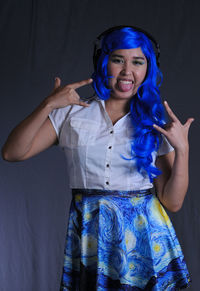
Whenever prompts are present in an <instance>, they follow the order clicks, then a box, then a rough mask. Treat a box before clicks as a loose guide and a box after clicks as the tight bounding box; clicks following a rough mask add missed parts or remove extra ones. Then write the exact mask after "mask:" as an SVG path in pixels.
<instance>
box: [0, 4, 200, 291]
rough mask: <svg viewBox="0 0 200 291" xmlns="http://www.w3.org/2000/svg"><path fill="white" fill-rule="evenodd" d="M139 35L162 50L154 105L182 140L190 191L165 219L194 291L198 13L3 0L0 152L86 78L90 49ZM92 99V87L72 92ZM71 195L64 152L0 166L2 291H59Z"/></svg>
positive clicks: (174, 7)
mask: <svg viewBox="0 0 200 291" xmlns="http://www.w3.org/2000/svg"><path fill="white" fill-rule="evenodd" d="M121 24H123V25H133V26H139V27H141V28H143V29H145V30H147V31H149V32H150V33H152V35H154V37H155V38H156V39H157V40H158V41H159V43H160V46H161V70H162V72H163V76H164V78H163V84H162V86H161V96H162V98H163V100H164V99H166V100H167V101H168V102H169V104H170V106H171V107H172V109H173V110H174V112H175V113H176V114H177V116H178V117H179V118H180V120H181V121H182V122H183V123H184V122H185V121H186V120H187V118H188V117H194V118H195V121H194V123H193V124H192V126H191V130H190V136H189V140H190V186H189V189H188V193H187V196H186V198H185V202H184V205H183V207H182V209H181V210H180V211H179V212H177V213H174V214H170V217H171V219H172V221H173V224H174V227H175V229H176V232H177V236H178V238H179V241H180V243H181V246H182V249H183V252H184V254H185V260H186V262H187V265H188V269H189V272H190V275H191V278H192V284H191V287H190V288H189V290H193V291H197V290H199V272H200V265H199V262H200V247H199V242H200V196H199V168H198V166H199V162H200V160H199V148H200V138H199V106H200V94H199V84H200V81H199V80H200V77H199V75H200V74H199V68H200V58H199V51H200V40H199V33H200V31H199V27H200V21H199V7H198V1H195V0H193V1H192V0H191V1H184V0H171V1H170V0H164V1H160V0H151V1H147V0H146V1H145V0H123V1H114V0H110V1H106V0H100V1H97V0H57V1H56V0H26V1H25V0H7V1H1V3H0V76H1V81H0V94H1V96H0V98H1V99H0V100H1V107H0V108H1V114H0V126H1V130H0V132H1V135H0V141H1V144H0V145H1V147H2V146H3V144H4V142H5V140H6V138H7V136H8V134H9V132H10V131H11V130H12V129H13V128H14V127H15V126H16V125H17V124H18V123H19V122H20V121H21V120H23V119H24V118H25V117H26V116H27V115H28V114H30V113H31V112H32V111H33V110H34V109H35V108H36V107H37V106H38V105H39V104H40V103H41V102H42V100H43V99H44V98H45V97H46V96H48V95H49V94H50V93H51V91H52V89H53V86H54V79H55V77H56V76H58V77H60V78H61V81H62V85H64V84H69V83H72V82H76V81H80V80H84V79H87V78H89V77H90V76H91V74H92V72H93V64H92V53H93V42H94V40H95V38H96V36H97V35H99V34H100V33H101V32H102V31H103V30H105V29H107V28H108V27H111V26H114V25H121ZM78 92H79V93H80V95H81V96H90V95H91V94H92V92H93V90H92V88H91V86H87V87H86V88H83V89H81V90H79V91H78ZM70 201H71V193H70V191H69V189H68V173H67V171H66V168H65V157H64V154H63V152H62V150H61V149H60V148H59V147H57V146H54V147H52V148H50V149H48V150H47V151H45V152H43V153H41V154H39V155H38V156H35V157H33V158H31V159H29V160H27V161H24V162H18V163H9V162H6V161H4V160H3V159H2V158H1V161H0V291H13V290H14V291H59V286H60V280H61V272H62V266H63V258H64V244H65V235H66V231H67V221H68V211H69V205H70Z"/></svg>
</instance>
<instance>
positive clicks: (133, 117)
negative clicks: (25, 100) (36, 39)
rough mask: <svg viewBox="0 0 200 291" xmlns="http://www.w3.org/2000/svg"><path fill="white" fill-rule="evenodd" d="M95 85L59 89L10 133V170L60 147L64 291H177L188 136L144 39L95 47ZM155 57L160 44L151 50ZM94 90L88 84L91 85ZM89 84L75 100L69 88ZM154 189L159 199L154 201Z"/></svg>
mask: <svg viewBox="0 0 200 291" xmlns="http://www.w3.org/2000/svg"><path fill="white" fill-rule="evenodd" d="M97 41H98V43H99V48H97V47H96V48H95V51H94V67H95V70H94V73H93V75H92V79H88V80H85V81H81V82H77V83H73V84H70V85H66V86H63V87H62V86H61V80H60V78H58V77H57V78H56V79H55V87H54V90H53V92H52V94H50V95H49V96H48V97H47V98H45V100H44V101H43V102H42V103H41V104H40V105H39V107H38V108H37V109H36V110H35V111H34V112H33V113H32V114H31V115H29V116H28V117H27V118H26V119H25V120H24V121H22V122H21V123H20V124H19V125H18V126H17V127H16V128H15V129H14V130H13V131H12V132H11V134H10V136H9V137H8V140H7V142H6V143H5V145H4V147H3V151H2V152H3V157H4V159H6V160H8V161H22V160H25V159H28V158H30V157H32V156H34V155H36V154H37V153H39V152H41V151H43V150H45V149H47V148H48V147H50V146H52V145H54V144H58V143H59V145H60V146H61V147H62V148H63V150H64V152H65V155H66V158H67V159H66V162H67V167H68V173H69V178H70V187H71V188H72V201H71V207H70V214H69V223H68V231H67V237H66V246H65V256H64V267H63V274H62V283H61V290H99V291H100V290H159V291H161V290H178V289H182V288H186V287H187V286H188V283H189V282H190V277H189V274H188V270H187V266H186V264H185V261H184V256H183V253H182V251H181V247H180V244H179V242H178V240H177V237H176V234H175V231H174V228H173V226H172V224H171V221H170V219H169V217H168V215H167V213H166V212H165V209H164V208H166V209H168V210H169V211H172V212H176V211H178V210H179V209H180V208H181V206H182V204H183V201H184V197H185V195H186V192H187V188H188V151H189V145H188V131H189V127H190V125H191V123H192V121H193V118H189V119H188V120H187V122H186V123H185V124H181V123H180V121H179V120H178V118H177V117H176V115H175V114H174V113H173V112H172V110H171V108H170V107H169V105H168V103H167V102H166V101H165V102H164V107H165V109H166V111H167V113H168V115H169V117H170V119H171V121H170V122H169V123H166V121H165V116H164V107H163V105H162V103H161V99H160V92H159V88H158V86H159V85H160V83H161V81H162V74H161V72H160V70H159V68H158V55H157V60H156V54H155V52H154V49H153V46H152V42H154V43H155V40H154V39H153V38H152V37H151V36H150V35H149V34H148V33H147V32H145V31H142V30H141V29H139V28H134V27H121V26H120V27H114V28H111V29H109V30H107V31H105V32H104V33H103V34H101V35H100V36H99V37H98V39H97ZM156 46H157V50H158V44H156ZM92 82H93V83H92ZM91 83H92V84H93V88H94V90H95V93H96V95H95V96H93V97H92V98H90V99H89V100H87V101H85V102H84V101H82V100H81V99H80V97H79V95H78V94H77V92H76V89H77V88H79V87H81V86H84V85H88V84H91ZM153 182H154V185H155V190H156V195H155V194H153V193H152V192H151V188H152V187H153Z"/></svg>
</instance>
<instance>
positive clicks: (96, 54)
mask: <svg viewBox="0 0 200 291" xmlns="http://www.w3.org/2000/svg"><path fill="white" fill-rule="evenodd" d="M101 51H102V50H101V49H100V48H99V49H97V50H96V51H95V53H94V56H93V63H94V67H95V70H96V69H97V62H98V59H99V58H100V55H101Z"/></svg>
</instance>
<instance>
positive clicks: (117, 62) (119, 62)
mask: <svg viewBox="0 0 200 291" xmlns="http://www.w3.org/2000/svg"><path fill="white" fill-rule="evenodd" d="M111 62H112V63H114V64H123V63H124V60H123V59H121V58H111Z"/></svg>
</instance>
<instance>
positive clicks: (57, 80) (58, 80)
mask: <svg viewBox="0 0 200 291" xmlns="http://www.w3.org/2000/svg"><path fill="white" fill-rule="evenodd" d="M60 84H61V80H60V78H58V77H56V78H55V83H54V89H57V88H58V87H60Z"/></svg>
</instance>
